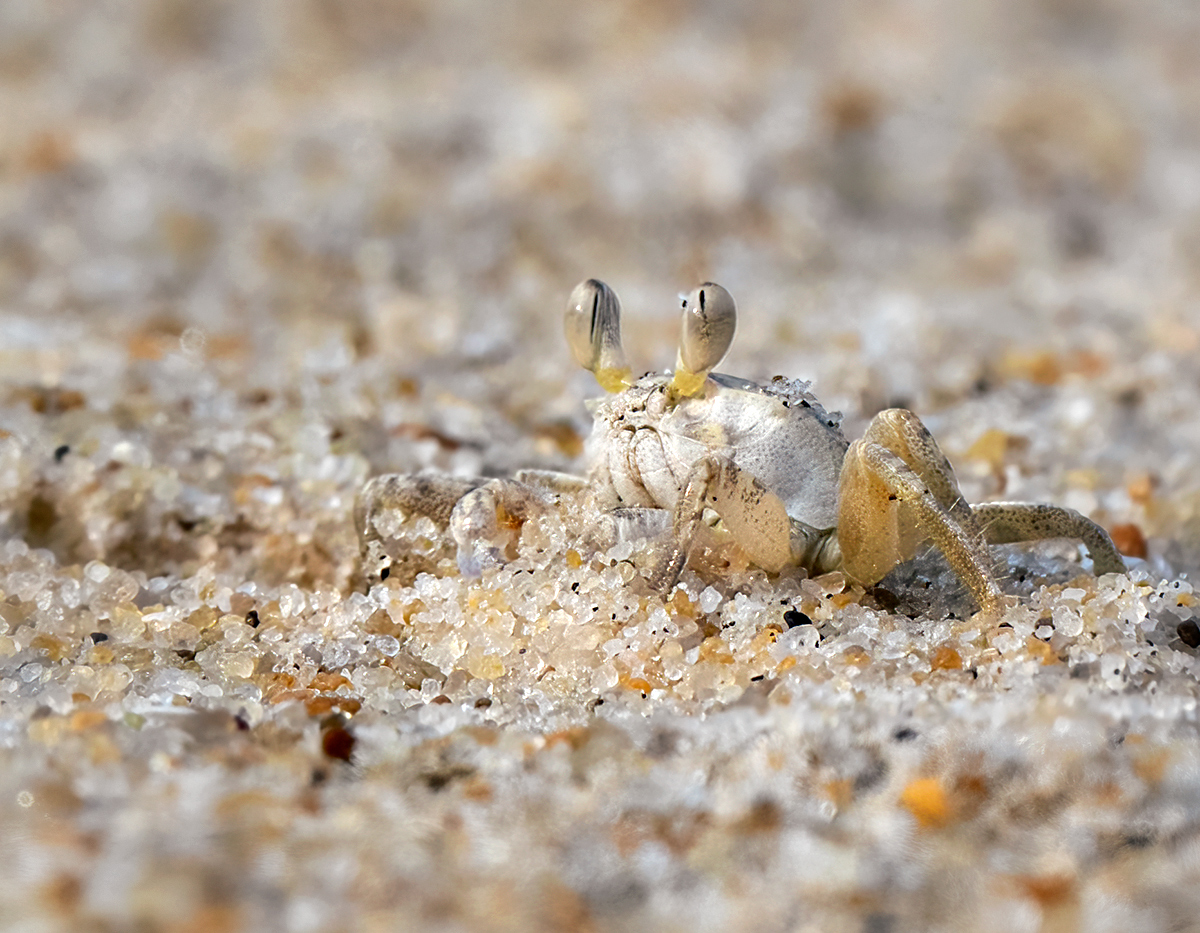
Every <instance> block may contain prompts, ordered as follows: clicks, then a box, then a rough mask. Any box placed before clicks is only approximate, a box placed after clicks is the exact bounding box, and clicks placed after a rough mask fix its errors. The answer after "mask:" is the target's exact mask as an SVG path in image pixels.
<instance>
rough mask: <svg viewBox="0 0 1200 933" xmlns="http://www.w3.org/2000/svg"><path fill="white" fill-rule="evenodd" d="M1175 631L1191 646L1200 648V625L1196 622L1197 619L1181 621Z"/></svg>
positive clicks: (1182, 640) (1180, 638) (1181, 639)
mask: <svg viewBox="0 0 1200 933" xmlns="http://www.w3.org/2000/svg"><path fill="white" fill-rule="evenodd" d="M1175 633H1176V634H1177V635H1178V636H1179V640H1180V641H1181V642H1183V643H1184V644H1185V645H1187V646H1188V647H1189V648H1200V625H1197V624H1196V620H1195V619H1187V620H1186V621H1184V622H1180V623H1179V628H1177V629H1176V630H1175Z"/></svg>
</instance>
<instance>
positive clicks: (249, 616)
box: [246, 609, 258, 628]
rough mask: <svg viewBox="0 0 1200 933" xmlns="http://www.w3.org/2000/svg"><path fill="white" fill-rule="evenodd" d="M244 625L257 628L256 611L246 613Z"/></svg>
mask: <svg viewBox="0 0 1200 933" xmlns="http://www.w3.org/2000/svg"><path fill="white" fill-rule="evenodd" d="M246 624H247V625H249V626H250V627H251V628H258V610H257V609H251V610H250V611H249V612H247V613H246Z"/></svg>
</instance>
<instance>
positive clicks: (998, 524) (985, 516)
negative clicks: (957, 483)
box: [973, 502, 1125, 576]
mask: <svg viewBox="0 0 1200 933" xmlns="http://www.w3.org/2000/svg"><path fill="white" fill-rule="evenodd" d="M973 511H974V513H975V517H976V519H978V521H979V522H980V524H981V525H982V526H983V532H984V534H985V535H986V536H987V540H988V543H989V544H1011V543H1013V542H1016V541H1037V540H1040V539H1042V538H1075V539H1077V540H1079V541H1082V542H1083V543H1084V544H1085V545H1086V546H1087V549H1088V554H1090V555H1091V558H1092V566H1093V568H1094V569H1095V571H1096V574H1097V576H1099V575H1101V574H1105V573H1124V572H1125V561H1124V560H1123V559H1122V558H1121V555H1120V553H1119V552H1118V551H1117V549H1116V547H1115V546H1114V545H1113V543H1112V538H1110V537H1109V536H1108V532H1107V531H1105V530H1104V529H1103V528H1101V527H1100V526H1099V525H1097V524H1096V523H1095V522H1094V521H1092V520H1091V519H1090V518H1085V517H1084V516H1082V515H1080V514H1079V513H1078V512H1076V511H1075V510H1074V509H1066V508H1062V507H1061V506H1057V505H1045V504H1042V503H1035V502H989V503H987V504H985V505H977V506H974V507H973Z"/></svg>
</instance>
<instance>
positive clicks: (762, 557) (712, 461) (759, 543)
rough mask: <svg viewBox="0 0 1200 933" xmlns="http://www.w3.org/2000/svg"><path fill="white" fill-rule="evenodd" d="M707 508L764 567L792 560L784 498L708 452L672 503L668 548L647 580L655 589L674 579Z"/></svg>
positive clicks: (664, 587) (777, 566) (778, 566)
mask: <svg viewBox="0 0 1200 933" xmlns="http://www.w3.org/2000/svg"><path fill="white" fill-rule="evenodd" d="M705 509H712V510H713V511H714V512H716V513H717V515H719V516H720V517H721V521H722V522H724V524H725V527H726V529H728V531H729V533H730V534H731V535H732V536H733V539H734V541H736V542H737V544H738V546H739V547H741V549H742V550H743V551H745V552H746V556H747V557H749V558H750V560H752V561H753V562H754V563H755V564H757V565H758V566H759V567H762V568H763V569H764V570H767V571H770V572H772V573H774V572H777V571H779V570H781V569H782V568H783V567H784V565H785V564H787V563H788V561H789V560H790V559H791V556H792V549H791V530H792V523H791V519H789V518H788V514H787V509H786V507H785V506H784V504H783V501H782V500H781V499H780V498H779V497H778V496H777V495H775V493H773V492H771V490H769V489H767V487H766V486H764V485H763V484H762V483H760V482H759V481H758V480H757V479H755V478H754V476H753V475H751V474H750V473H748V472H746V471H745V470H742V469H740V468H739V467H738V465H737V464H736V463H734V462H733V461H732V460H730V459H729V458H728V457H726V456H723V455H721V454H709V455H708V456H706V457H703V458H701V459H700V460H697V461H696V462H695V463H694V464H692V468H691V472H690V473H689V474H688V478H687V482H686V484H685V485H684V488H683V492H682V493H681V494H680V496H679V499H678V500H677V501H676V503H675V513H674V517H673V520H672V528H671V550H670V551H669V552H668V555H667V557H666V560H665V561H664V562H663V564H662V566H661V568H660V569H659V570H658V571H657V572H655V573H654V574H653V575H652V576H651V579H650V583H651V585H652V586H654V587H655V589H657V590H659V591H662V592H666V591H667V590H670V589H671V587H673V586H674V585H675V583H676V581H678V579H679V574H680V573H681V572H682V571H683V566H684V564H685V563H687V557H688V552H689V551H690V550H691V547H692V543H693V542H694V541H695V538H696V532H697V531H698V530H699V528H700V522H701V519H702V518H703V515H704V510H705Z"/></svg>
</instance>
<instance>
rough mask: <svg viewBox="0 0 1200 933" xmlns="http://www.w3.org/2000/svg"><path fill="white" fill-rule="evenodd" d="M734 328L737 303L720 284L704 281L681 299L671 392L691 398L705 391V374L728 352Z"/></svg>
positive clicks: (676, 395)
mask: <svg viewBox="0 0 1200 933" xmlns="http://www.w3.org/2000/svg"><path fill="white" fill-rule="evenodd" d="M736 328H737V305H735V304H734V302H733V296H732V295H731V294H729V292H727V291H725V289H723V288H722V287H721V286H720V285H717V284H715V283H713V282H705V283H704V284H703V285H701V286H700V287H699V288H697V289H695V290H693V291H692V293H691V294H690V295H688V296H687V298H686V299H684V302H683V323H682V328H681V333H680V336H679V355H678V356H677V357H676V362H675V375H674V377H673V378H672V379H671V388H670V392H671V395H673V396H674V397H676V398H684V397H694V396H698V395H700V394H701V393H702V392H703V391H704V381H705V380H706V379H707V378H708V374H709V373H710V372H712V370H713V367H715V366H716V365H717V364H718V363H720V362H721V360H722V359H723V358H724V357H725V354H726V353H727V352H729V345H730V344H731V343H733V332H734V330H735V329H736Z"/></svg>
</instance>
